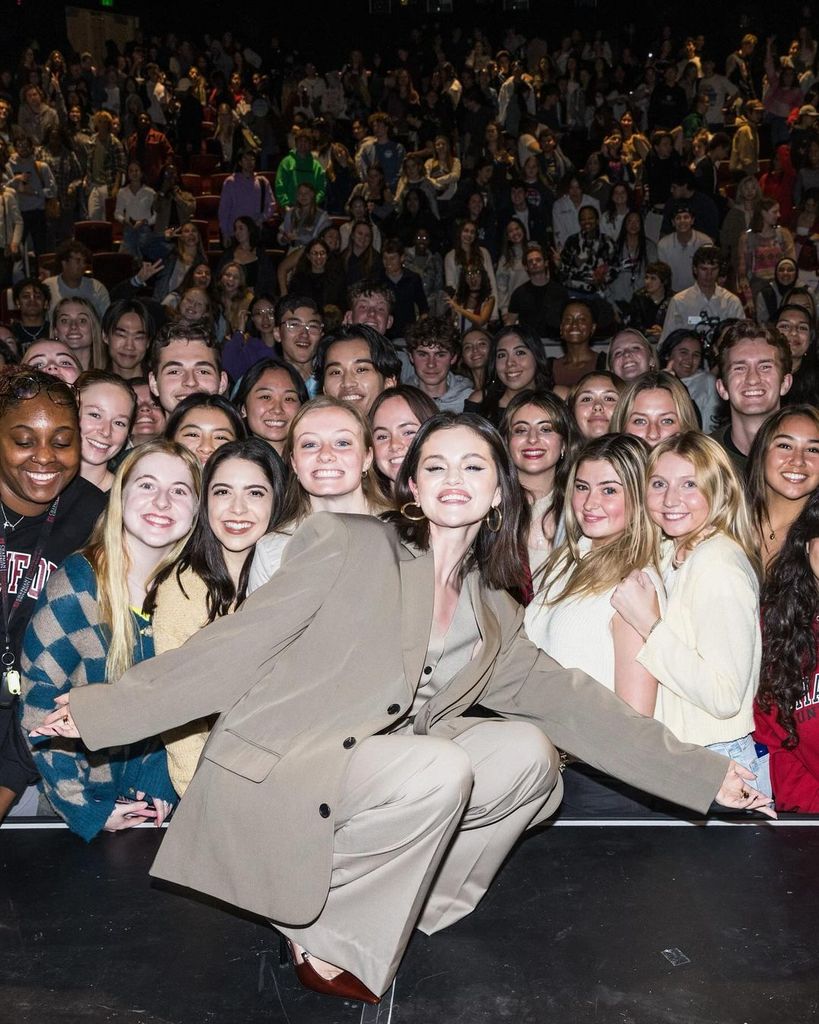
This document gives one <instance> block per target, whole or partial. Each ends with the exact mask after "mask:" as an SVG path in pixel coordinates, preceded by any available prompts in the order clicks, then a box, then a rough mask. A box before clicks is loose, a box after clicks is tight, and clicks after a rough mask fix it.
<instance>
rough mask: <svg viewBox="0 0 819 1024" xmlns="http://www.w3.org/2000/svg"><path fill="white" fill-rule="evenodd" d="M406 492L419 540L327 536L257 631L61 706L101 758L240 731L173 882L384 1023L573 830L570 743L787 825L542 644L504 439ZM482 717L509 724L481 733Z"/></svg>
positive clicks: (446, 440) (65, 727)
mask: <svg viewBox="0 0 819 1024" xmlns="http://www.w3.org/2000/svg"><path fill="white" fill-rule="evenodd" d="M396 487H397V494H398V498H399V501H400V502H402V503H403V507H402V516H401V517H400V518H399V520H398V522H397V524H396V526H397V528H395V527H393V526H390V525H387V524H384V523H382V522H380V521H379V520H377V519H375V518H373V517H371V516H360V515H358V516H356V515H343V514H329V515H328V514H324V513H317V514H315V515H313V516H311V517H310V518H309V519H308V520H307V521H306V522H305V523H304V524H303V525H302V527H301V528H300V529H299V530H298V532H297V533H296V534H295V536H294V537H293V539H292V540H291V542H290V544H289V545H288V547H287V551H286V553H285V556H284V559H283V563H282V566H281V568H280V569H279V571H278V572H277V573H276V574H275V575H274V576H273V577H272V578H271V580H270V582H269V583H267V584H266V585H265V586H263V587H261V588H260V589H259V590H257V591H256V592H255V593H253V594H252V595H251V596H250V597H249V598H248V599H247V601H246V602H245V604H244V605H243V607H242V608H241V609H240V610H239V611H238V612H237V613H236V614H235V615H232V616H228V617H226V618H224V619H220V620H218V621H217V622H214V623H212V624H211V625H209V626H207V627H206V628H205V629H203V630H202V631H201V632H199V633H197V634H196V635H195V636H194V637H192V638H191V640H190V641H188V643H187V644H185V645H184V647H182V648H180V649H179V650H178V651H171V652H169V653H167V654H165V655H162V656H161V657H159V658H156V659H154V660H153V661H151V662H146V663H144V664H142V665H139V666H136V667H135V668H134V669H133V670H132V671H130V672H129V673H127V674H126V675H125V676H124V677H123V678H122V679H120V680H119V681H118V683H117V684H116V686H112V687H102V686H97V687H84V688H82V689H80V690H78V691H77V692H76V695H74V693H72V695H71V703H70V705H69V703H68V702H67V701H64V700H62V698H58V701H59V706H58V708H57V710H56V711H54V712H52V713H51V714H50V715H48V716H47V717H45V719H44V722H43V725H42V726H41V727H40V731H42V732H45V733H46V734H48V735H64V736H74V737H76V736H78V735H79V734H80V733H81V734H82V738H83V739H84V741H85V743H86V744H87V745H88V746H89V747H90V748H92V749H98V748H100V747H105V746H109V745H111V744H114V743H127V742H130V741H131V740H133V739H136V738H138V737H141V736H145V735H150V734H155V733H158V732H161V731H162V730H164V729H167V728H169V727H172V726H174V725H179V724H181V723H182V722H184V721H186V720H188V719H191V718H195V717H201V716H204V715H208V714H211V713H213V712H218V713H220V717H219V720H218V722H217V723H216V725H215V727H214V730H213V732H212V733H211V736H210V738H209V740H208V743H207V745H206V747H205V749H204V751H203V755H202V760H201V761H200V764H199V767H198V769H197V771H196V774H195V775H194V778H193V781H192V782H191V785H190V787H189V789H188V791H187V793H186V795H185V798H184V800H183V801H182V803H181V804H180V807H179V810H178V812H177V815H176V817H175V819H174V821H173V823H172V825H171V828H170V829H169V832H168V835H167V836H166V838H165V841H164V842H163V844H162V848H161V849H160V851H159V854H158V856H157V859H156V861H155V862H154V865H153V868H152V873H153V874H154V875H155V876H157V877H160V878H164V879H167V880H169V881H172V882H175V883H177V884H181V885H186V886H189V887H191V888H193V889H197V890H199V891H200V892H204V893H208V894H210V895H211V896H214V897H216V898H218V899H221V900H225V901H227V902H229V903H232V904H234V905H236V906H239V907H242V908H245V909H247V910H250V911H252V912H254V913H256V914H259V915H262V916H264V917H267V918H269V919H271V920H272V921H273V922H274V924H275V925H276V927H277V928H278V929H279V930H280V931H281V932H283V933H284V934H285V935H286V936H288V937H289V939H290V940H291V943H292V948H293V950H294V955H295V960H296V962H297V964H298V968H297V969H298V970H299V976H300V977H301V979H302V981H303V982H305V983H306V984H308V985H309V986H310V987H313V988H315V989H317V990H319V991H325V992H329V993H333V994H336V995H344V996H346V997H348V998H349V997H354V998H366V999H369V1000H370V1001H375V1000H377V998H378V995H379V993H382V992H384V991H385V990H386V988H387V987H388V986H389V984H390V982H391V981H392V978H393V976H394V974H395V972H396V970H397V968H398V965H399V963H400V961H401V957H402V955H403V952H404V949H405V947H406V944H407V942H408V940H409V937H410V934H411V932H412V930H413V928H414V927H419V928H420V929H421V930H423V931H425V932H426V933H427V934H431V933H433V932H436V931H438V930H440V929H441V928H444V927H446V926H447V925H448V924H451V923H453V922H455V921H457V920H459V919H460V918H462V917H464V916H465V915H466V914H468V913H470V911H471V910H472V909H473V908H474V907H475V906H476V904H477V903H478V901H479V900H480V898H481V896H482V895H483V893H484V892H485V891H486V889H487V887H488V886H489V884H490V882H491V880H492V878H493V877H494V875H495V873H496V871H497V870H498V868H499V867H500V865H501V863H502V862H503V860H504V858H505V856H506V855H507V853H508V852H509V850H510V849H511V847H512V845H513V843H514V842H515V840H516V839H517V838H518V837H519V836H520V834H521V833H522V832H523V831H524V830H525V829H526V828H528V827H529V826H530V825H531V824H533V823H535V822H537V821H540V820H543V819H544V818H545V817H546V816H547V815H548V814H550V813H551V812H552V811H553V810H554V809H555V808H556V807H557V805H558V803H559V802H560V796H561V791H562V785H561V782H560V775H559V772H558V770H557V765H558V758H557V754H556V751H555V747H554V746H552V744H553V743H554V744H555V745H556V746H557V747H559V748H561V749H564V750H567V751H570V752H571V753H572V754H575V755H576V756H578V757H580V758H582V759H583V760H585V761H586V762H588V763H591V764H593V765H595V766H597V767H599V768H601V769H603V770H604V771H607V772H610V773H612V774H615V775H617V776H619V777H620V778H622V779H624V780H626V781H627V782H629V783H631V784H633V785H637V786H640V787H643V788H645V789H647V790H649V791H650V792H652V793H655V794H657V795H659V796H662V797H665V798H667V799H673V800H674V801H676V802H677V803H682V804H684V805H687V806H690V807H692V808H695V809H697V810H699V811H700V812H705V811H707V809H708V807H709V806H710V804H711V801H712V800H713V799H714V798H715V797H716V798H717V799H719V800H720V802H722V803H724V804H726V805H727V806H731V807H739V808H767V801H766V799H765V798H764V797H763V796H762V795H761V794H758V793H757V792H756V791H755V790H754V789H753V788H752V787H751V785H750V780H752V778H753V776H752V775H751V773H750V772H747V771H745V770H744V769H742V768H740V767H739V766H737V765H735V764H733V763H732V762H729V761H728V760H726V759H725V758H722V757H720V756H719V755H716V754H713V753H711V752H710V751H705V750H702V749H700V748H698V747H695V746H693V745H686V744H681V743H678V742H677V741H676V740H675V739H674V738H673V736H671V735H670V734H669V733H668V732H667V731H666V730H665V729H664V728H663V727H662V726H660V725H659V724H658V723H657V722H655V721H653V720H652V719H649V718H643V717H642V716H640V715H638V714H637V713H636V712H635V711H633V710H632V709H630V708H628V707H627V706H626V705H625V704H624V703H623V702H622V701H620V700H619V699H618V698H617V697H616V696H615V695H614V694H613V693H610V692H609V691H607V690H605V689H604V688H603V687H602V686H600V685H599V684H598V683H596V682H594V680H592V679H590V678H589V677H588V676H586V675H584V674H583V673H582V672H579V671H577V670H564V669H562V668H560V667H559V666H558V665H557V664H556V663H555V662H553V661H552V660H551V659H550V658H549V657H548V656H547V655H546V654H544V653H542V652H540V651H538V649H537V648H536V647H535V646H534V645H533V644H532V643H530V642H529V641H528V640H527V639H526V637H525V634H524V633H523V631H522V628H521V626H522V617H523V612H522V609H521V608H520V607H519V606H518V605H517V604H516V603H515V602H514V601H513V600H512V599H511V598H510V597H509V596H508V595H507V593H506V592H505V591H504V589H503V587H504V586H505V585H507V584H508V583H509V582H510V581H513V580H514V581H516V580H517V574H518V571H519V565H518V560H517V540H516V538H517V525H518V518H519V514H520V498H519V496H518V495H519V491H518V488H517V485H516V482H515V479H514V471H513V469H512V467H511V464H510V462H509V458H508V455H507V454H506V451H505V449H504V446H503V443H502V441H501V438H500V435H499V434H498V433H497V432H496V431H495V430H494V428H492V427H490V426H489V425H488V424H487V423H486V422H485V421H483V420H482V419H481V418H480V417H476V416H472V415H470V414H462V415H460V416H455V415H453V414H451V413H442V414H440V415H438V416H435V417H433V418H432V419H430V420H428V421H427V422H426V423H424V424H423V425H422V427H421V429H420V430H419V432H418V434H417V435H416V438H415V440H414V442H413V444H412V446H411V447H410V450H409V452H408V454H407V457H406V459H405V462H404V465H403V467H402V470H401V474H400V476H399V478H398V481H397V483H396ZM478 703H480V704H481V705H483V707H485V708H488V709H489V710H491V711H492V712H494V713H495V714H496V715H497V716H498V717H497V718H496V719H493V720H487V719H485V718H472V717H465V714H466V712H468V710H469V709H470V708H471V707H473V706H474V705H475V704H478ZM547 736H548V737H549V738H548V739H547V738H546V737H547ZM203 836H207V841H204V842H203V839H202V837H203ZM305 950H307V951H309V953H305ZM319 958H320V959H319ZM335 965H338V966H335Z"/></svg>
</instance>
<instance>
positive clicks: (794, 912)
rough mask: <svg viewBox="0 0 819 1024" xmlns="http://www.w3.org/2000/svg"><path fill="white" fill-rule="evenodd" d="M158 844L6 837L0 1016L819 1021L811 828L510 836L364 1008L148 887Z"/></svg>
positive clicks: (267, 948)
mask: <svg viewBox="0 0 819 1024" xmlns="http://www.w3.org/2000/svg"><path fill="white" fill-rule="evenodd" d="M161 836H162V833H161V832H159V833H158V832H156V831H155V830H150V829H139V830H135V831H133V832H130V833H126V834H121V835H106V836H103V837H102V838H100V839H98V840H96V841H95V842H93V843H92V844H90V845H86V844H84V843H83V842H82V841H81V840H79V839H77V838H76V837H74V836H72V835H71V834H70V833H69V832H67V831H65V830H59V829H51V830H43V829H27V828H13V829H9V828H3V829H2V830H0V908H1V909H0V1022H2V1024H42V1022H61V1024H63V1022H70V1024H74V1022H78V1024H79V1022H89V1024H98V1022H99V1024H102V1022H117V1024H119V1022H133V1024H257V1022H259V1024H261V1022H264V1024H332V1022H339V1024H341V1022H356V1024H361V1022H365V1024H366V1022H375V1021H378V1024H438V1022H457V1024H484V1022H485V1024H490V1022H491V1024H497V1022H505V1021H509V1022H514V1024H528V1022H532V1024H535V1022H537V1024H542V1022H549V1024H551V1022H555V1024H580V1022H586V1021H589V1022H592V1021H593V1022H595V1024H712V1022H713V1024H734V1022H736V1024H768V1022H771V1024H773V1022H774V1021H775V1022H777V1024H808V1022H810V1021H815V1020H817V1014H819V982H818V980H817V967H818V966H819V963H818V960H819V957H817V952H816V949H817V940H816V932H817V902H819V901H817V894H816V889H817V886H816V873H817V872H816V865H817V863H819V828H816V827H787V826H782V825H779V826H775V827H769V826H766V825H764V824H759V825H757V824H745V825H738V826H730V827H708V828H703V827H685V826H682V827H675V826H674V825H671V824H668V825H662V824H660V823H657V822H654V823H646V825H645V826H644V827H640V826H638V825H636V824H634V823H632V824H631V825H630V826H625V825H623V826H608V827H601V826H597V825H592V824H591V823H584V824H581V823H578V824H575V825H572V824H570V823H567V822H565V821H564V822H563V823H562V824H561V826H559V827H554V826H553V827H549V828H547V829H545V830H543V831H541V832H538V833H536V834H534V835H532V836H530V837H528V838H527V839H526V840H525V841H524V842H523V843H522V844H521V845H520V846H519V847H518V849H517V850H516V851H515V852H514V854H513V856H512V857H511V858H510V861H509V862H508V864H507V865H506V867H505V869H504V870H503V872H502V873H501V875H500V877H499V878H498V879H497V881H496V883H495V885H494V886H493V887H492V889H491V890H490V892H489V894H488V895H487V897H486V898H485V900H484V902H483V903H482V904H481V906H480V907H479V908H478V910H477V911H476V912H475V913H474V914H473V915H472V916H471V917H470V918H468V919H467V920H465V921H463V922H461V923H460V924H458V925H457V926H455V927H453V928H451V929H449V930H448V931H446V932H444V933H442V934H441V935H438V936H436V937H434V938H432V939H428V938H426V937H425V936H423V935H420V934H416V937H415V939H414V940H413V942H412V943H411V945H410V948H409V951H408V954H407V956H406V958H405V961H404V963H403V965H402V967H401V970H400V971H399V973H398V977H397V979H396V985H395V989H394V992H393V993H392V998H391V999H390V998H389V997H388V998H387V999H385V1001H384V1002H383V1003H382V1005H381V1007H380V1008H374V1007H368V1008H366V1009H365V1008H364V1007H363V1006H362V1004H360V1003H357V1004H346V1003H344V1002H341V1001H336V1000H332V999H327V998H325V997H321V996H316V995H313V994H312V993H309V992H306V991H304V990H303V989H301V988H300V987H299V986H298V984H297V983H296V981H295V979H294V977H293V976H292V975H291V971H290V968H279V967H278V947H277V943H276V941H275V936H274V934H273V933H272V932H271V931H270V930H269V929H268V928H267V927H266V926H265V925H264V924H263V923H259V922H255V921H250V920H245V919H243V918H241V917H238V916H235V915H233V914H231V913H227V912H225V911H224V910H223V909H221V908H216V907H214V906H208V905H206V904H205V903H202V902H199V901H197V900H194V899H191V898H188V897H187V896H185V895H182V894H179V893H176V892H171V891H169V890H167V889H162V888H159V887H157V886H155V885H154V884H152V883H151V881H150V879H149V877H148V874H147V871H148V867H149V865H150V862H151V859H152V857H153V855H154V852H155V850H156V848H157V846H158V844H159V842H160V841H161ZM202 841H203V842H207V837H206V836H203V837H202ZM664 951H667V952H666V954H665V955H664ZM679 959H682V960H683V961H684V962H682V963H679V964H678V965H677V966H674V965H673V963H672V961H676V960H679Z"/></svg>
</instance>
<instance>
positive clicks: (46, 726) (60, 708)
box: [29, 693, 80, 740]
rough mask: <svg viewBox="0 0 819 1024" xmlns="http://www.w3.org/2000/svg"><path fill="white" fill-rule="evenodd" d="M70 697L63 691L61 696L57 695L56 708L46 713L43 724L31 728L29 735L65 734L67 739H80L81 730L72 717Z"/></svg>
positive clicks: (55, 699)
mask: <svg viewBox="0 0 819 1024" xmlns="http://www.w3.org/2000/svg"><path fill="white" fill-rule="evenodd" d="M69 699H70V694H68V693H61V694H60V696H59V697H55V698H54V703H55V704H56V705H57V706H56V708H55V709H54V711H52V712H50V713H49V714H48V715H46V717H45V719H44V720H43V724H42V725H40V726H38V727H37V728H36V729H32V730H31V732H30V733H29V736H64V737H65V738H67V739H74V740H78V739H80V730H79V729H78V728H77V726H76V723H75V722H74V719H73V718H72V717H71V707H70V705H69Z"/></svg>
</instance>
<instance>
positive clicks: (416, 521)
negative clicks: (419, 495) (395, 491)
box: [401, 501, 426, 523]
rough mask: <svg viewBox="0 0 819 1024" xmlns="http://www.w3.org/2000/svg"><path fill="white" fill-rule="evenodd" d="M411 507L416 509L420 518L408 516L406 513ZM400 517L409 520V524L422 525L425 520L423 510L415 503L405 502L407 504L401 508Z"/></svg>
mask: <svg viewBox="0 0 819 1024" xmlns="http://www.w3.org/2000/svg"><path fill="white" fill-rule="evenodd" d="M413 507H415V508H417V509H418V511H419V512H420V513H421V515H420V516H411V515H410V514H409V512H407V509H408V508H413ZM401 515H402V516H403V517H404V519H409V521H410V522H411V523H422V522H423V521H424V520H425V519H426V516H425V515H424V510H423V509H422V508H421V506H420V505H419V504H418V502H417V501H407V502H405V503H404V504H403V505H402V506H401Z"/></svg>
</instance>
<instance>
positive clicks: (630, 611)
mask: <svg viewBox="0 0 819 1024" xmlns="http://www.w3.org/2000/svg"><path fill="white" fill-rule="evenodd" d="M611 605H612V607H613V608H614V610H615V611H616V612H619V613H620V615H621V617H622V618H623V619H624V620H625V621H626V622H627V623H628V624H629V625H630V626H632V627H633V628H634V629H636V630H637V632H638V633H639V634H640V636H641V637H642V638H643V639H644V640H645V638H646V637H647V636H648V634H649V633H650V632H651V629H652V627H653V626H654V624H655V623H656V621H657V619H658V618H659V614H660V612H659V607H658V604H657V591H656V590H655V589H654V584H653V583H652V582H651V578H650V577H649V576H648V575H647V574H646V573H644V572H638V571H636V570H635V571H634V572H631V573H629V575H628V576H626V577H624V578H623V579H622V580H620V583H619V584H618V585H617V587H616V588H615V591H614V593H613V594H612V595H611Z"/></svg>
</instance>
